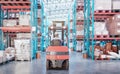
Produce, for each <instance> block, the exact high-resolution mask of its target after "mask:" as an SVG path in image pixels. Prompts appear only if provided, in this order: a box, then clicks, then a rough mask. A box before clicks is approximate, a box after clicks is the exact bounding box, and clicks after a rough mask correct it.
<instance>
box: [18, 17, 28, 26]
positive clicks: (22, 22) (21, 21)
mask: <svg viewBox="0 0 120 74" xmlns="http://www.w3.org/2000/svg"><path fill="white" fill-rule="evenodd" d="M19 25H22V26H30V15H19Z"/></svg>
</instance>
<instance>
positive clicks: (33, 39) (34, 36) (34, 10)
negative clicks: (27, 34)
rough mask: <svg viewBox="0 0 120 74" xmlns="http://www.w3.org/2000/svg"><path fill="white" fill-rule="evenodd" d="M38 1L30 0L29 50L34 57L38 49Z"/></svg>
mask: <svg viewBox="0 0 120 74" xmlns="http://www.w3.org/2000/svg"><path fill="white" fill-rule="evenodd" d="M37 12H38V2H37V0H31V13H30V15H31V27H32V30H31V51H32V58H35V57H36V53H37V50H38V47H37V46H38V37H37V28H38V27H37V25H38V23H37V22H38V17H37Z"/></svg>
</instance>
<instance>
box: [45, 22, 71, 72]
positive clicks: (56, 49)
mask: <svg viewBox="0 0 120 74" xmlns="http://www.w3.org/2000/svg"><path fill="white" fill-rule="evenodd" d="M57 23H62V26H56V24H57ZM49 30H50V31H52V32H53V34H52V35H53V37H55V38H53V39H52V40H51V42H50V46H48V48H47V49H46V53H47V54H46V68H47V70H50V69H64V70H68V69H69V50H68V47H67V46H65V45H64V43H65V42H64V41H65V40H64V38H65V37H64V36H66V37H67V35H65V33H67V27H66V26H64V21H54V22H53V25H52V26H50V27H49ZM55 32H61V35H59V36H61V37H60V38H57V37H58V34H55Z"/></svg>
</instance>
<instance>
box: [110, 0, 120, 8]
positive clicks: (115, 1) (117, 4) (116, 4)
mask: <svg viewBox="0 0 120 74" xmlns="http://www.w3.org/2000/svg"><path fill="white" fill-rule="evenodd" d="M112 6H113V8H112V9H113V10H119V9H120V0H112Z"/></svg>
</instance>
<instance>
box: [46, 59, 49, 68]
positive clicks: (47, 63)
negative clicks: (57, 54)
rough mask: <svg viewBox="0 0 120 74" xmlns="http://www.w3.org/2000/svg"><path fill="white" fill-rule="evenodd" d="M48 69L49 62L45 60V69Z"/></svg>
mask: <svg viewBox="0 0 120 74" xmlns="http://www.w3.org/2000/svg"><path fill="white" fill-rule="evenodd" d="M49 68H50V67H49V61H48V60H47V61H46V69H47V70H49Z"/></svg>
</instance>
